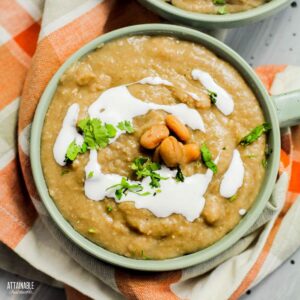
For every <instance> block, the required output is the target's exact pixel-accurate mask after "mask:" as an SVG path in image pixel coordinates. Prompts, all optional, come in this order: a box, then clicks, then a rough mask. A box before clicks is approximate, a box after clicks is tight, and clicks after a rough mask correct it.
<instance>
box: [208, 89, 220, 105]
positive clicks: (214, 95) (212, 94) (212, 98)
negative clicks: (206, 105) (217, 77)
mask: <svg viewBox="0 0 300 300" xmlns="http://www.w3.org/2000/svg"><path fill="white" fill-rule="evenodd" d="M207 92H208V96H209V99H210V101H211V103H212V104H216V103H217V97H218V94H217V93H216V92H213V91H210V90H207Z"/></svg>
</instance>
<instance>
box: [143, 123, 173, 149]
mask: <svg viewBox="0 0 300 300" xmlns="http://www.w3.org/2000/svg"><path fill="white" fill-rule="evenodd" d="M169 134H170V132H169V129H168V127H166V126H165V125H154V126H152V127H151V128H150V129H148V130H146V131H145V132H144V133H143V135H142V136H141V139H140V144H141V145H142V146H143V147H144V148H146V149H154V148H156V147H157V146H158V145H159V144H160V143H161V141H162V140H163V139H165V138H166V137H168V136H169Z"/></svg>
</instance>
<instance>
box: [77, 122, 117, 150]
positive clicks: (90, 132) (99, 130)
mask: <svg viewBox="0 0 300 300" xmlns="http://www.w3.org/2000/svg"><path fill="white" fill-rule="evenodd" d="M77 126H78V128H79V130H80V131H82V133H83V137H84V143H85V144H86V147H87V148H89V149H98V148H104V147H106V146H107V145H108V143H109V139H111V138H114V137H115V136H116V133H117V130H116V128H115V127H114V126H113V125H111V124H102V121H101V120H99V119H90V118H86V119H83V120H80V121H79V122H78V124H77Z"/></svg>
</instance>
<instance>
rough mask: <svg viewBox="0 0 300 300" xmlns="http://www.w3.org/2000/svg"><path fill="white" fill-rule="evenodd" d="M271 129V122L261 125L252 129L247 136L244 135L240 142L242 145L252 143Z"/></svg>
mask: <svg viewBox="0 0 300 300" xmlns="http://www.w3.org/2000/svg"><path fill="white" fill-rule="evenodd" d="M269 130H271V125H270V124H269V123H264V124H262V125H259V126H257V127H255V128H254V129H252V130H251V132H250V133H248V134H247V135H246V136H245V137H243V138H242V139H241V141H240V143H239V144H240V145H242V146H247V145H250V144H252V143H253V142H255V141H256V140H258V138H259V137H261V136H262V135H263V134H264V133H266V132H268V131H269Z"/></svg>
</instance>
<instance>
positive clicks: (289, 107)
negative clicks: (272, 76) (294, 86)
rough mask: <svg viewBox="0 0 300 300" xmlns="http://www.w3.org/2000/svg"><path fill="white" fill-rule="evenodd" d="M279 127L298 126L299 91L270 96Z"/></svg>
mask: <svg viewBox="0 0 300 300" xmlns="http://www.w3.org/2000/svg"><path fill="white" fill-rule="evenodd" d="M272 99H273V100H274V103H275V106H276V110H277V116H278V120H279V124H280V127H287V126H293V125H297V124H300V90H296V91H293V92H290V93H285V94H279V95H275V96H272Z"/></svg>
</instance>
